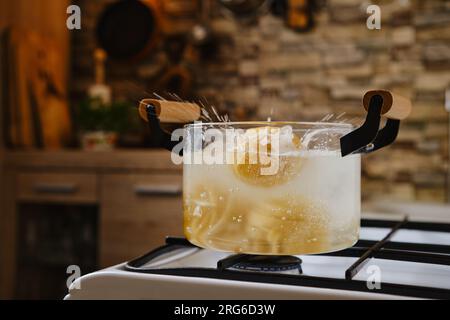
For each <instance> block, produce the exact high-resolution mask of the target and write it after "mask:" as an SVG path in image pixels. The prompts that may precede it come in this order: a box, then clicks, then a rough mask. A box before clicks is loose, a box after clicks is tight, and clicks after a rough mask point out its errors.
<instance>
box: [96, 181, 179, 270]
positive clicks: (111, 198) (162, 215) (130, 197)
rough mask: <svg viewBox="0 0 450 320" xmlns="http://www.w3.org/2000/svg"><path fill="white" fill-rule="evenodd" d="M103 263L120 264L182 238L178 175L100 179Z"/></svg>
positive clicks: (101, 250)
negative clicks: (171, 240) (169, 236)
mask: <svg viewBox="0 0 450 320" xmlns="http://www.w3.org/2000/svg"><path fill="white" fill-rule="evenodd" d="M100 189H101V196H100V199H101V203H102V206H101V213H100V221H101V222H100V225H101V230H100V248H101V249H100V252H101V254H100V263H101V265H102V266H108V265H113V264H117V263H120V262H123V261H127V260H130V259H132V258H135V257H137V256H140V255H142V254H144V253H146V252H148V251H149V250H150V249H151V248H155V247H157V246H160V245H163V244H164V239H165V237H166V236H168V235H173V236H181V235H182V225H183V219H182V201H181V192H182V178H181V175H179V174H165V175H164V174H106V175H104V176H102V178H101V187H100Z"/></svg>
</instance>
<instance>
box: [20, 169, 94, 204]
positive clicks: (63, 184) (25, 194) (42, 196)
mask: <svg viewBox="0 0 450 320" xmlns="http://www.w3.org/2000/svg"><path fill="white" fill-rule="evenodd" d="M16 188H17V191H16V194H17V200H18V201H24V202H25V201H26V202H39V203H42V202H51V203H60V202H64V203H95V202H96V201H97V198H98V195H97V191H98V190H97V176H96V175H95V174H91V173H88V174H86V173H76V174H75V173H72V174H68V173H19V174H17V187H16Z"/></svg>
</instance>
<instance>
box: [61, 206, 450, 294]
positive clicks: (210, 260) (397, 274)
mask: <svg viewBox="0 0 450 320" xmlns="http://www.w3.org/2000/svg"><path fill="white" fill-rule="evenodd" d="M400 212H403V211H402V210H401V211H400ZM363 216H364V217H365V218H374V217H375V218H378V219H387V220H397V221H398V220H401V218H402V215H401V214H398V213H397V214H379V213H370V212H368V213H366V214H364V215H363ZM410 220H416V221H430V222H431V221H432V222H450V211H449V217H447V215H446V213H445V211H444V214H442V213H441V214H438V215H435V216H434V217H433V218H430V217H428V219H426V218H424V217H423V216H420V215H417V216H414V215H413V216H412V217H411V218H410ZM389 231H390V229H384V228H362V229H361V235H360V238H361V239H365V240H380V239H381V238H383V237H384V236H385V235H386V234H387V233H388V232H389ZM391 240H392V241H399V242H412V243H430V244H443V245H449V244H450V234H446V233H443V232H429V231H416V230H399V231H398V232H397V233H396V234H395V235H394V236H393V238H392V239H391ZM227 255H228V254H227V253H222V252H215V251H211V250H203V249H196V248H186V249H181V250H178V251H176V252H171V253H170V254H169V255H167V256H164V257H163V258H159V259H157V260H154V262H152V267H162V268H168V267H175V268H176V267H186V266H189V267H211V268H215V266H216V263H217V261H218V260H220V259H222V258H224V257H226V256H227ZM301 259H302V260H303V264H302V268H303V274H305V275H309V276H318V277H331V278H342V279H343V278H344V273H345V270H346V269H347V268H348V267H349V266H350V265H351V264H352V263H353V262H355V261H356V259H357V258H349V257H329V256H320V255H317V256H301ZM371 266H377V267H378V268H379V269H380V270H381V283H383V282H385V283H398V284H409V285H417V286H428V287H440V288H446V289H450V267H448V266H443V265H432V264H424V263H412V262H401V261H390V260H382V259H371V260H370V261H369V262H368V263H367V265H366V266H365V267H364V268H363V269H362V270H361V271H360V272H359V273H358V274H357V275H356V276H355V278H354V279H355V280H361V281H367V279H368V277H369V275H370V273H368V268H370V267H371ZM80 284H81V289H79V290H78V289H76V286H77V285H80ZM381 285H382V284H381ZM398 298H404V297H398V296H389V295H384V294H378V293H376V291H374V293H362V292H352V291H344V290H332V289H321V288H307V287H301V286H289V285H274V284H266V283H251V282H242V281H230V280H219V279H206V278H194V277H179V276H167V275H154V274H139V273H132V272H127V271H124V270H123V265H118V266H114V267H111V268H108V269H105V270H101V271H98V272H95V273H93V274H89V275H86V276H84V277H82V278H80V279H79V280H77V282H75V284H74V285H72V287H71V289H70V290H69V295H68V296H67V297H66V299H188V300H191V299H398Z"/></svg>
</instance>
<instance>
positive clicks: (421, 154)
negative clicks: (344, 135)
mask: <svg viewBox="0 0 450 320" xmlns="http://www.w3.org/2000/svg"><path fill="white" fill-rule="evenodd" d="M72 4H75V5H77V6H79V8H81V29H80V30H77V29H74V30H69V29H68V28H67V27H66V22H67V21H66V20H67V18H68V17H69V15H70V14H68V13H67V11H66V10H67V8H68V6H70V5H72ZM370 4H377V5H379V6H380V8H381V29H380V30H369V29H368V28H367V26H366V20H367V18H368V16H369V15H368V14H367V13H366V8H367V7H368V6H369V5H370ZM0 31H1V32H2V43H1V69H0V70H1V83H0V84H1V86H0V96H1V104H0V110H1V115H0V117H1V129H2V130H1V133H0V135H1V148H0V165H1V167H0V179H1V180H0V181H1V183H2V184H1V190H2V197H3V198H2V199H1V203H0V205H1V216H2V217H1V220H0V237H1V241H0V249H1V251H0V253H1V255H0V259H1V260H0V263H1V265H2V267H1V268H0V298H12V297H16V298H31V299H33V298H61V297H62V295H63V294H64V292H65V290H66V288H65V278H66V277H67V276H68V275H67V274H66V268H67V266H68V265H72V264H73V265H78V266H80V267H81V271H82V273H83V274H84V273H87V272H89V271H92V270H95V269H98V268H100V267H106V266H109V265H112V264H114V263H119V262H122V261H124V260H126V259H130V258H132V257H134V256H137V255H139V254H142V253H145V252H146V251H148V250H149V249H151V248H152V247H154V246H156V245H158V244H160V243H161V242H162V241H163V240H164V236H165V235H167V234H169V233H170V234H175V235H177V234H181V224H182V211H181V174H182V173H181V168H179V167H177V166H175V165H173V164H172V163H171V162H170V155H169V153H168V152H166V151H161V150H156V149H154V148H152V139H151V136H149V133H148V130H146V127H145V124H144V123H142V122H141V121H140V120H139V118H138V116H137V113H136V108H135V107H136V106H137V104H138V101H139V100H140V99H142V98H145V97H152V96H153V95H154V93H156V94H158V95H160V96H162V97H165V98H171V97H172V98H173V96H171V94H176V95H177V96H179V97H181V98H183V99H186V100H196V101H202V102H203V103H205V104H207V105H213V106H215V107H216V108H217V110H219V111H220V112H221V113H226V114H228V115H229V117H230V119H232V120H233V121H240V120H265V119H267V118H271V119H272V120H296V121H320V120H321V119H324V118H325V117H326V116H328V115H330V117H331V115H332V116H333V117H332V118H331V119H333V118H339V119H340V121H342V120H346V121H348V122H351V123H354V124H361V123H362V121H363V117H364V114H363V108H362V106H361V99H362V96H363V95H364V93H365V91H367V90H369V89H389V90H392V91H394V92H396V93H399V94H401V95H404V96H407V97H410V98H411V99H412V101H413V112H412V114H411V116H410V117H409V118H408V119H407V120H406V121H404V122H403V123H402V128H401V130H400V135H399V137H398V139H397V142H396V143H395V144H394V145H393V146H390V147H388V148H386V149H385V150H383V151H382V152H377V153H375V154H373V155H369V156H365V157H364V160H363V170H362V177H363V179H362V197H363V201H364V203H365V207H367V208H371V207H372V206H371V204H373V203H382V202H383V203H388V204H392V203H406V204H407V206H408V208H413V209H412V210H414V208H421V209H420V210H424V209H423V208H428V209H427V210H441V211H448V214H450V210H449V207H448V206H444V203H446V202H448V201H450V196H449V192H450V188H449V112H448V109H450V2H449V1H444V0H430V1H419V0H380V1H357V0H315V1H314V0H273V1H269V0H266V1H264V0H164V1H162V0H142V1H132V0H127V1H116V0H96V1H92V0H77V1H73V2H70V1H68V0H34V1H28V0H16V1H6V0H2V1H0ZM446 92H447V94H446ZM446 96H447V99H446ZM446 104H447V110H446V107H445V105H446ZM331 121H332V120H331ZM418 203H427V204H428V205H427V206H426V207H423V206H420V205H419V204H418ZM411 204H412V205H411Z"/></svg>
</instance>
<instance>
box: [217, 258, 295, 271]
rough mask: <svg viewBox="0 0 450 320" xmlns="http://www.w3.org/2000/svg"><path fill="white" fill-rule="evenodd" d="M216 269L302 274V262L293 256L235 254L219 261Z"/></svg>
mask: <svg viewBox="0 0 450 320" xmlns="http://www.w3.org/2000/svg"><path fill="white" fill-rule="evenodd" d="M217 268H218V269H219V270H222V271H223V270H225V269H235V270H243V271H256V272H283V273H286V272H288V273H295V274H302V260H301V259H300V258H298V257H295V256H263V255H249V254H236V255H232V256H229V257H227V258H225V259H222V260H220V261H219V262H218V263H217ZM292 271H293V272H292Z"/></svg>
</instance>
